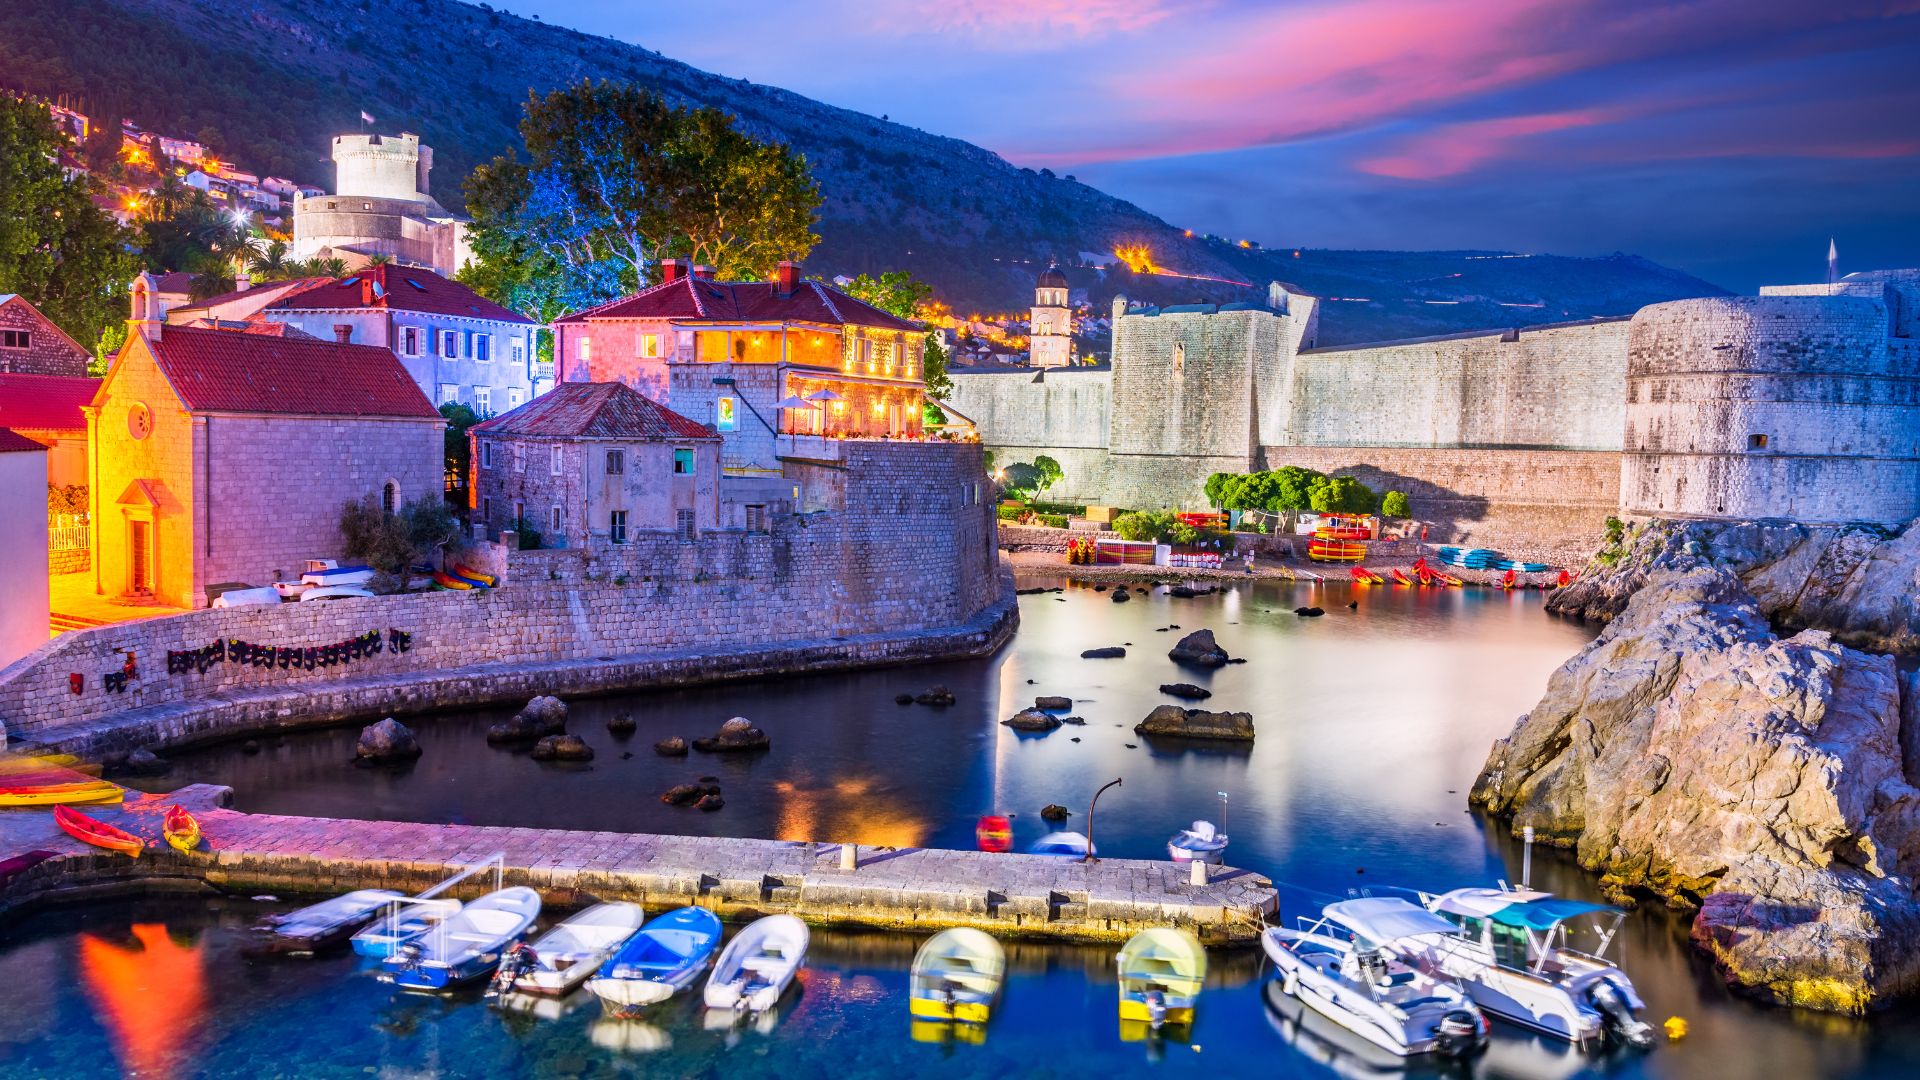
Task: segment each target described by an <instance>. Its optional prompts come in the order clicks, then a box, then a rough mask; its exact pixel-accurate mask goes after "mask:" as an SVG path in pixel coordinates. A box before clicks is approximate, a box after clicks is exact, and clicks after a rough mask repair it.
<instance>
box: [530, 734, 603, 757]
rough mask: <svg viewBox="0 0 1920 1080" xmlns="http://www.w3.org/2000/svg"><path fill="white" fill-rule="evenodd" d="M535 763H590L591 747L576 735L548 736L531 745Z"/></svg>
mask: <svg viewBox="0 0 1920 1080" xmlns="http://www.w3.org/2000/svg"><path fill="white" fill-rule="evenodd" d="M533 760H535V761H592V760H593V747H591V746H588V745H587V744H586V740H584V739H582V738H581V737H580V736H578V735H548V736H546V737H545V738H543V739H541V740H540V741H539V742H537V743H534V744H533Z"/></svg>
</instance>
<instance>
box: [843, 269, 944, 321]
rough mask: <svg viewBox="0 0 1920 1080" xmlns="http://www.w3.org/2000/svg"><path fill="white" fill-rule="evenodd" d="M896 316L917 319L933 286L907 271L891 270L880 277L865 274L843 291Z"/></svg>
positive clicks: (931, 292) (930, 294)
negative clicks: (917, 279)
mask: <svg viewBox="0 0 1920 1080" xmlns="http://www.w3.org/2000/svg"><path fill="white" fill-rule="evenodd" d="M842 291H844V292H845V293H846V294H847V295H848V296H851V297H853V298H854V299H855V300H864V301H866V302H867V303H869V304H872V305H873V306H874V307H877V308H879V309H880V310H881V311H884V312H886V313H887V314H889V315H892V316H894V317H896V318H901V319H912V318H915V317H916V315H917V313H918V312H919V310H920V304H921V302H922V301H924V300H926V299H927V298H928V297H930V296H932V295H933V286H931V285H928V284H926V283H925V282H921V281H915V280H914V279H913V275H912V274H910V273H908V272H907V271H905V270H888V271H886V272H884V273H882V274H881V275H880V276H879V277H877V278H875V277H871V276H869V275H867V274H861V275H860V276H859V277H857V278H854V279H853V280H852V281H850V282H848V283H847V284H846V287H845V288H844V289H843V290H842Z"/></svg>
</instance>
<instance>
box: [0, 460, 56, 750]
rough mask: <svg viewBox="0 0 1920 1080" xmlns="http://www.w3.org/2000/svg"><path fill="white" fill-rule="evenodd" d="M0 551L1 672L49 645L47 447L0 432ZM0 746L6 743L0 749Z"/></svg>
mask: <svg viewBox="0 0 1920 1080" xmlns="http://www.w3.org/2000/svg"><path fill="white" fill-rule="evenodd" d="M0 551H5V552H6V553H7V563H8V565H9V566H11V567H13V568H14V570H15V572H14V573H12V574H10V575H8V578H9V580H8V582H7V587H6V588H4V589H0V667H5V666H6V665H8V664H11V663H13V662H14V661H15V660H18V659H20V658H21V657H22V656H25V655H27V654H28V653H30V652H32V651H33V650H35V649H37V648H39V647H40V646H42V645H45V644H46V643H47V634H48V625H47V608H48V605H49V603H50V600H51V597H50V595H49V590H48V584H47V448H46V447H45V446H42V445H41V444H39V443H37V442H34V441H33V440H32V439H29V438H27V437H26V436H25V435H21V434H18V433H17V432H14V431H12V430H10V429H8V428H0ZM0 745H4V744H0Z"/></svg>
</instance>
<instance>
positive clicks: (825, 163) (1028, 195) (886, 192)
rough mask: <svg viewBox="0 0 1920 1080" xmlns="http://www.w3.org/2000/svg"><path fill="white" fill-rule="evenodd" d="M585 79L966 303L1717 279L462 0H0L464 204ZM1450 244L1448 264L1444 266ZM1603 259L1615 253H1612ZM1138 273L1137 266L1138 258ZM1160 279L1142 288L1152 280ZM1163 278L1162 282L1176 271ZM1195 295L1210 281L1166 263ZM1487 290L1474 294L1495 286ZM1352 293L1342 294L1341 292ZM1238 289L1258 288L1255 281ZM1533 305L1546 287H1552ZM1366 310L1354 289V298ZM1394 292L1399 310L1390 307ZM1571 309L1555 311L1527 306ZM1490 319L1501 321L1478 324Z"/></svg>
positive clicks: (1358, 331) (864, 262)
mask: <svg viewBox="0 0 1920 1080" xmlns="http://www.w3.org/2000/svg"><path fill="white" fill-rule="evenodd" d="M583 78H594V79H600V78H607V79H618V80H630V81H633V82H635V83H639V84H641V85H644V86H647V87H650V88H652V89H653V90H655V91H656V92H658V93H660V94H662V95H664V96H665V97H667V98H669V99H671V100H673V101H676V102H679V103H683V104H700V105H712V106H717V107H719V108H723V109H726V110H727V111H729V112H731V113H733V114H734V115H735V116H737V117H738V118H739V120H740V122H741V124H742V126H743V127H745V128H746V129H748V130H750V131H752V132H754V133H755V134H758V135H761V136H765V137H772V138H777V139H780V140H782V141H785V142H787V143H790V144H791V145H793V146H794V147H795V148H796V149H798V150H799V151H801V152H802V153H804V154H805V155H806V157H807V160H808V161H809V163H810V164H811V165H812V168H813V170H814V173H815V176H816V177H817V178H818V179H819V181H820V185H821V189H822V192H823V194H824V196H825V200H826V201H825V204H824V205H823V206H822V208H821V222H820V225H819V227H818V231H819V233H820V234H821V237H822V243H821V245H820V247H819V248H818V249H817V250H816V251H815V252H814V254H813V256H812V257H811V258H810V259H809V269H810V270H813V271H818V272H823V273H829V274H832V273H849V274H853V273H860V272H863V271H878V270H884V269H895V268H905V269H910V270H912V271H913V272H914V273H915V274H916V275H918V276H920V277H921V278H923V279H925V280H928V281H930V282H932V283H933V284H934V285H935V287H936V288H937V289H938V290H939V293H940V295H941V296H942V298H944V299H946V300H948V301H949V302H950V303H952V304H953V305H954V306H955V307H957V308H963V309H965V308H974V309H986V310H994V309H1007V308H1012V307H1016V306H1022V305H1024V304H1025V303H1026V302H1027V301H1028V299H1029V298H1030V297H1031V295H1032V293H1031V289H1032V282H1033V275H1034V273H1035V271H1036V269H1037V267H1036V266H1034V265H1032V262H1035V261H1037V262H1039V263H1040V264H1041V265H1044V261H1045V259H1046V258H1047V257H1048V256H1049V255H1056V254H1057V255H1059V256H1062V257H1063V261H1066V260H1067V259H1070V258H1071V257H1072V256H1074V255H1075V254H1076V253H1078V252H1081V251H1110V250H1112V249H1113V248H1114V247H1116V246H1117V245H1121V244H1144V245H1147V246H1148V247H1150V248H1151V249H1152V250H1153V253H1154V257H1155V259H1156V261H1157V262H1158V263H1160V264H1162V265H1166V266H1170V267H1175V268H1178V269H1180V270H1182V271H1185V272H1188V273H1195V274H1205V275H1214V276H1220V277H1229V278H1234V279H1237V280H1245V281H1255V282H1261V281H1265V280H1267V279H1268V278H1269V277H1281V278H1283V279H1286V280H1291V281H1295V282H1296V283H1297V284H1300V285H1301V286H1302V287H1304V288H1307V289H1308V290H1309V291H1314V292H1320V291H1323V289H1324V288H1326V286H1322V285H1320V284H1318V280H1319V279H1321V278H1322V277H1324V280H1325V281H1327V282H1329V283H1339V282H1345V283H1346V284H1345V285H1341V286H1340V287H1341V288H1350V289H1351V290H1357V292H1356V295H1361V296H1373V295H1374V294H1375V293H1378V294H1379V295H1380V296H1382V297H1391V298H1393V299H1389V300H1387V301H1383V303H1382V305H1381V306H1380V307H1379V309H1377V310H1363V306H1362V305H1351V307H1353V308H1354V309H1355V310H1353V311H1346V310H1342V311H1339V312H1329V318H1330V320H1331V325H1330V326H1329V330H1330V332H1331V333H1334V334H1336V335H1337V336H1338V337H1339V338H1341V339H1345V340H1352V339H1353V338H1356V337H1383V336H1400V335H1401V334H1402V331H1403V330H1406V329H1409V328H1412V327H1415V326H1416V325H1417V326H1418V327H1419V329H1414V330H1412V332H1418V333H1430V332H1442V331H1443V330H1447V329H1462V328H1467V327H1471V326H1482V325H1488V323H1487V322H1485V321H1484V320H1483V319H1482V316H1483V315H1486V314H1488V313H1487V312H1486V311H1484V310H1483V308H1484V305H1483V304H1480V303H1478V302H1475V303H1470V304H1461V305H1456V306H1437V305H1425V304H1422V305H1421V306H1422V307H1424V308H1430V309H1431V310H1428V311H1421V312H1418V313H1415V314H1417V315H1418V316H1419V318H1417V319H1409V318H1407V317H1406V316H1407V314H1408V313H1406V312H1401V311H1398V310H1397V308H1399V307H1405V306H1406V305H1404V304H1400V303H1399V302H1398V299H1397V298H1398V297H1399V296H1400V295H1401V294H1402V293H1403V292H1408V291H1409V290H1410V291H1411V293H1412V294H1421V295H1422V297H1423V298H1427V297H1425V294H1427V293H1431V294H1432V298H1440V299H1457V298H1464V297H1467V296H1478V295H1481V294H1482V293H1485V294H1486V295H1488V296H1494V297H1495V298H1496V299H1505V298H1506V296H1507V294H1509V293H1512V294H1514V295H1525V296H1527V297H1530V298H1536V299H1538V300H1540V301H1541V302H1544V303H1545V304H1546V307H1545V308H1540V309H1523V308H1503V307H1498V306H1497V304H1496V305H1494V306H1493V309H1492V310H1493V312H1496V313H1498V312H1505V313H1508V314H1506V315H1505V316H1504V317H1503V318H1497V319H1495V320H1494V322H1493V324H1494V325H1503V324H1508V323H1512V322H1516V321H1527V322H1535V321H1552V320H1558V319H1563V318H1566V317H1569V316H1571V317H1582V316H1585V315H1593V314H1617V313H1620V312H1622V311H1628V310H1631V309H1632V308H1631V307H1630V306H1627V307H1623V306H1621V305H1622V304H1627V303H1629V302H1630V301H1631V302H1632V303H1634V304H1636V305H1637V303H1643V302H1646V301H1647V300H1648V299H1670V298H1674V297H1679V296H1691V295H1700V294H1703V293H1716V292H1718V291H1719V290H1718V289H1716V288H1715V287H1713V286H1712V285H1709V284H1707V283H1706V282H1702V281H1699V280H1697V279H1693V278H1688V277H1686V276H1685V275H1679V274H1675V273H1673V272H1672V271H1668V270H1664V269H1662V268H1660V267H1656V266H1653V265H1652V264H1648V263H1644V262H1641V261H1639V260H1558V261H1556V262H1554V263H1553V264H1552V266H1551V267H1549V266H1548V265H1547V264H1545V263H1537V262H1536V261H1535V260H1514V261H1515V262H1516V263H1525V264H1528V265H1522V266H1516V267H1514V268H1505V267H1499V268H1495V267H1492V266H1489V267H1487V268H1485V270H1484V272H1480V271H1479V270H1478V269H1477V268H1476V272H1474V273H1471V274H1467V275H1466V276H1465V277H1463V278H1455V279H1441V280H1432V279H1435V278H1440V276H1441V275H1444V274H1448V273H1456V272H1460V271H1458V269H1457V268H1453V269H1437V268H1438V267H1443V266H1447V267H1450V266H1452V265H1453V263H1454V262H1457V261H1458V260H1459V258H1460V255H1459V254H1458V253H1454V254H1439V255H1407V254H1400V253H1370V252H1314V253H1303V255H1302V258H1300V259H1299V260H1295V259H1293V258H1291V253H1285V254H1280V253H1273V252H1263V251H1258V250H1245V249H1238V248H1232V247H1228V246H1226V245H1223V244H1217V243H1209V242H1207V241H1205V240H1202V239H1199V238H1190V237H1187V236H1185V235H1184V234H1183V233H1182V232H1181V231H1180V230H1178V229H1175V228H1173V227H1171V226H1169V225H1168V224H1167V223H1166V222H1164V221H1161V220H1160V219H1159V218H1156V217H1154V216H1153V215H1152V214H1149V213H1147V212H1146V211H1144V210H1142V209H1140V208H1139V207H1136V206H1134V205H1132V204H1130V203H1127V202H1125V201H1123V200H1120V199H1116V198H1114V197H1112V196H1109V195H1107V194H1104V193H1103V192H1100V191H1098V190H1095V189H1094V188H1091V187H1088V186H1087V185H1085V184H1081V183H1078V182H1076V181H1074V180H1073V179H1071V178H1070V177H1055V176H1053V175H1052V174H1050V173H1047V172H1045V171H1041V172H1035V171H1032V170H1028V169H1021V168H1017V167H1015V166H1013V165H1011V164H1009V163H1008V162H1006V161H1004V160H1003V159H1001V158H1000V157H999V156H998V155H995V154H993V153H991V152H989V151H987V150H984V149H982V148H980V147H977V146H974V145H972V144H969V143H965V142H962V141H960V140H957V139H950V138H945V137H942V136H938V135H932V134H929V133H927V132H924V131H920V130H918V129H915V128H910V127H906V126H904V125H900V124H894V123H889V122H887V121H884V120H879V119H876V118H874V117H871V116H867V115H864V114H861V113H856V112H852V111H850V110H846V109H839V108H835V107H833V106H830V105H825V104H822V103H820V102H817V101H813V100H810V99H808V98H804V97H801V96H800V95H798V94H793V93H790V92H788V91H785V90H780V89H777V88H774V87H768V86H759V85H755V84H752V83H749V82H746V81H744V80H732V79H724V78H720V77H718V76H715V75H712V74H709V73H706V72H703V71H700V70H697V69H695V68H692V67H689V66H688V65H686V64H682V63H680V62H678V61H675V60H671V59H668V58H667V57H664V56H661V55H660V54H658V53H655V52H651V51H648V50H646V49H643V48H639V47H637V46H632V45H627V44H624V43H621V42H618V41H614V40H612V39H608V38H599V37H594V36H591V35H587V34H582V33H578V32H576V31H572V30H567V29H563V28H560V27H555V26H548V25H546V24H544V23H541V22H538V21H532V20H527V19H522V18H519V17H517V16H514V15H509V14H506V13H504V12H499V11H494V10H492V9H490V8H488V7H486V6H485V5H481V6H472V5H468V4H463V3H457V2H454V0H379V2H375V0H343V2H340V3H333V4H315V3H310V2H295V0H241V2H234V0H88V2H85V3H74V2H73V0H8V2H7V3H6V4H4V5H0V86H4V87H6V88H8V89H14V90H21V91H26V92H29V93H33V94H38V95H42V96H46V97H62V96H64V97H66V98H68V99H70V100H73V101H74V102H75V104H76V105H77V106H78V107H80V108H82V109H83V110H85V111H87V112H89V113H99V114H110V113H112V112H115V111H118V112H120V113H121V114H122V115H124V116H127V117H128V118H131V119H133V120H135V121H136V122H138V123H140V124H142V125H143V126H146V127H149V128H152V129H155V130H160V131H166V132H170V133H176V134H180V135H188V136H194V135H200V134H202V133H205V135H206V136H207V141H209V142H211V143H212V144H213V145H214V146H216V147H217V148H218V149H219V150H220V151H221V152H222V153H223V154H224V156H226V157H228V158H229V159H231V160H234V161H236V162H240V163H243V164H244V165H245V167H246V168H248V169H250V170H256V171H260V172H263V173H271V174H275V175H283V176H291V177H292V178H294V179H296V180H300V181H303V182H308V183H314V184H320V185H330V184H331V183H332V169H331V166H330V162H329V161H328V158H327V153H328V146H329V143H330V140H331V139H332V137H333V136H334V135H336V134H339V133H342V132H349V131H357V130H360V128H361V123H360V119H359V117H360V113H361V111H362V110H365V111H366V112H368V113H370V114H371V115H373V116H374V117H375V118H376V124H375V127H376V128H377V129H378V130H381V131H388V132H392V131H400V130H411V131H416V132H419V133H421V134H422V136H423V137H424V139H425V140H426V142H427V143H429V144H430V145H431V146H433V148H434V154H435V169H434V173H433V187H434V194H435V195H436V196H437V197H438V198H439V199H440V200H441V201H442V202H443V203H446V204H447V205H449V206H458V205H459V204H460V202H461V198H460V185H461V183H462V181H463V180H464V178H465V176H466V174H467V173H468V172H469V171H470V170H471V169H472V168H473V166H474V165H475V164H477V163H479V162H481V161H485V160H487V159H489V158H491V157H493V156H494V155H496V154H498V153H500V152H502V151H503V150H505V149H507V148H508V147H509V146H511V145H514V144H516V143H517V141H518V135H517V133H516V131H515V127H514V125H515V124H516V122H517V121H518V119H519V115H520V106H521V103H522V101H523V100H524V99H525V97H526V94H527V92H528V90H529V89H531V90H533V91H535V92H542V91H545V90H547V89H550V88H552V87H554V86H556V85H560V84H563V83H567V82H573V81H577V80H579V79H583ZM1435 260H1437V262H1436V261H1435ZM1596 268H1598V270H1596ZM1121 276H1123V277H1124V276H1126V275H1125V274H1124V273H1123V274H1122V275H1121ZM1143 284H1144V283H1143ZM1158 284H1159V282H1154V283H1152V287H1157V286H1158ZM1167 285H1168V287H1169V288H1170V289H1172V290H1173V291H1174V293H1175V294H1179V295H1186V294H1189V293H1191V292H1192V291H1193V290H1192V289H1190V288H1187V287H1186V286H1187V285H1188V283H1185V282H1168V283H1167ZM1476 290H1477V291H1476ZM1343 295H1344V293H1343ZM1236 298H1245V297H1244V293H1242V294H1241V295H1240V296H1238V297H1236ZM1528 302H1533V301H1532V300H1531V299H1530V300H1529V301H1528ZM1337 306H1340V307H1343V308H1345V307H1347V306H1348V305H1337ZM1388 309H1396V310H1393V311H1389V310H1388ZM1548 309H1552V310H1553V312H1554V314H1553V316H1552V320H1549V319H1548V318H1546V317H1541V318H1522V316H1523V315H1525V314H1526V313H1528V312H1542V311H1546V310H1548ZM1474 320H1481V321H1474Z"/></svg>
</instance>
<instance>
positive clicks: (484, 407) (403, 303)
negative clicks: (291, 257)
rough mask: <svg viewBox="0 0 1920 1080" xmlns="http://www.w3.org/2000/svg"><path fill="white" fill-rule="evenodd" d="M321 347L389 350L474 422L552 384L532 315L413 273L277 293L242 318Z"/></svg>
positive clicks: (386, 272) (389, 272)
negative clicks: (280, 326)
mask: <svg viewBox="0 0 1920 1080" xmlns="http://www.w3.org/2000/svg"><path fill="white" fill-rule="evenodd" d="M250 317H251V318H253V319H255V320H263V321H267V322H276V323H284V324H286V325H289V326H294V327H298V328H299V329H300V330H301V331H303V332H305V333H306V334H309V335H311V336H312V337H315V338H319V339H321V340H323V341H346V342H351V343H353V344H356V345H378V346H379V347H381V348H383V349H389V350H392V352H393V354H394V355H395V356H397V357H399V358H400V363H401V364H402V365H404V366H405V367H406V369H407V374H409V375H411V376H412V377H413V381H414V384H415V385H417V386H419V387H420V392H421V393H423V394H425V395H427V397H428V399H429V400H431V401H432V402H433V403H434V404H436V405H445V404H448V403H449V402H456V401H457V402H459V403H461V404H463V405H467V406H470V407H472V408H473V409H474V411H476V412H478V413H480V414H481V415H483V416H491V415H494V414H496V413H503V412H506V411H508V410H510V409H517V408H519V407H520V406H521V405H524V404H526V403H527V401H528V400H530V399H531V398H533V397H534V395H536V394H539V393H541V392H542V391H544V390H546V389H547V388H548V387H549V386H551V385H552V384H553V373H552V371H551V368H552V365H551V364H543V363H540V362H539V358H538V356H537V350H536V348H535V334H536V333H537V332H538V330H539V325H538V324H537V323H535V322H534V321H533V320H532V319H529V318H527V317H526V316H524V315H522V314H520V313H519V312H517V311H512V310H510V309H508V308H504V307H501V306H500V305H499V304H496V303H494V302H493V301H491V300H488V299H487V298H486V297H484V296H481V295H480V294H479V293H477V292H474V291H473V290H472V289H470V288H468V287H467V286H465V285H462V284H461V283H459V282H457V281H449V280H448V279H446V278H444V277H442V276H440V275H439V274H436V273H434V272H433V271H431V270H427V269H424V268H421V267H413V266H396V265H391V264H387V265H380V266H369V267H365V268H364V269H361V270H356V271H354V272H353V273H352V274H349V275H347V276H346V277H344V278H340V279H339V280H334V279H332V278H321V279H319V280H318V281H315V282H312V283H310V284H308V285H306V286H305V287H303V288H297V289H292V290H287V291H284V292H282V293H281V294H280V295H279V296H276V297H274V298H272V299H271V300H269V301H268V302H267V303H266V304H263V305H261V306H260V308H259V309H258V310H257V311H256V312H255V313H254V314H253V315H252V316H250Z"/></svg>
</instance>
